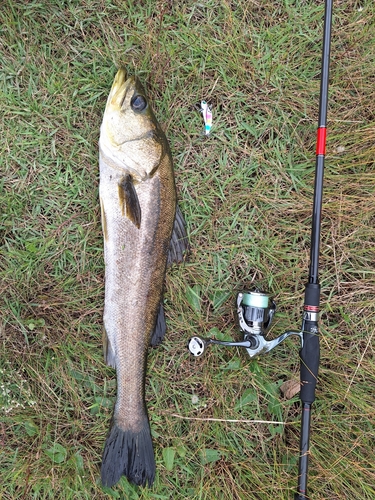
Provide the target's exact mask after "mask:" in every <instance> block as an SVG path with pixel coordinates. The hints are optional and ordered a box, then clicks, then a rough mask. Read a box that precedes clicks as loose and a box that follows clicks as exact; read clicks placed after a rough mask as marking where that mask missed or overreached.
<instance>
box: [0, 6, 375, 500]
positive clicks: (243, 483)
mask: <svg viewBox="0 0 375 500" xmlns="http://www.w3.org/2000/svg"><path fill="white" fill-rule="evenodd" d="M322 13H323V2H307V1H303V0H300V1H293V0H288V1H287V0H285V1H283V2H281V1H276V0H270V1H268V2H265V1H250V2H249V1H244V0H240V1H239V2H229V1H225V0H223V1H221V2H214V1H212V0H207V1H204V2H193V1H187V2H166V1H165V2H162V1H158V2H152V1H151V0H144V1H141V2H132V1H130V0H128V1H115V2H109V1H105V0H103V1H98V0H93V1H90V2H89V1H87V0H86V1H70V2H67V1H65V2H57V1H55V0H53V1H50V2H37V1H28V2H14V1H11V0H8V1H4V2H2V4H1V9H0V44H1V45H0V47H1V49H0V50H1V51H0V63H1V74H0V105H1V110H2V120H1V123H0V132H1V133H0V137H1V139H0V153H1V154H0V172H1V176H0V204H1V214H0V216H1V220H0V230H1V255H0V297H1V298H0V340H1V343H0V444H1V448H0V479H1V481H0V499H1V500H13V499H20V500H21V499H38V500H40V499H57V498H58V499H64V500H69V499H73V498H74V499H107V498H108V499H109V498H127V499H130V500H135V499H143V500H151V499H152V500H156V499H174V498H185V499H196V500H198V499H199V500H211V499H213V498H217V499H220V500H221V499H223V500H226V499H228V500H229V499H241V500H242V499H254V500H255V499H259V500H263V499H264V500H267V499H269V498H275V499H290V498H292V497H293V492H294V490H295V487H296V477H297V460H298V447H299V419H300V417H299V403H298V396H295V397H294V398H293V399H291V400H286V399H285V398H283V397H282V395H281V393H280V389H279V388H280V384H281V383H282V382H283V381H285V380H288V379H291V378H298V371H299V359H298V345H297V343H296V342H295V341H293V340H290V341H286V343H285V344H282V345H281V346H280V347H279V348H278V349H277V350H275V351H274V352H273V353H271V354H269V355H267V356H265V357H262V358H259V359H257V360H254V361H250V359H249V358H248V357H247V354H246V352H245V351H244V352H243V351H239V350H237V349H232V350H229V349H222V348H219V347H212V348H210V350H208V351H207V355H206V356H205V357H203V358H201V359H192V358H191V357H190V356H189V354H188V352H187V349H186V343H187V340H188V339H189V337H190V336H191V335H194V334H202V335H215V336H217V337H220V336H221V337H222V338H227V339H229V338H239V337H240V336H239V331H238V327H237V325H236V313H235V307H234V298H235V296H236V293H237V291H239V290H240V289H244V288H249V287H252V286H254V285H255V284H258V285H260V286H262V287H265V288H267V289H269V290H270V291H271V292H272V293H273V294H274V296H275V299H276V301H277V304H278V312H277V315H276V319H275V326H274V327H273V328H272V332H271V333H272V335H278V334H279V333H281V332H283V331H284V330H286V329H290V328H299V326H300V322H301V308H302V303H303V288H304V283H305V281H306V278H307V270H308V260H309V237H310V222H311V210H312V206H311V205H312V195H313V176H314V154H315V152H314V149H315V133H316V132H315V130H316V124H317V114H318V98H319V73H320V52H321V38H322ZM373 16H374V9H373V2H372V1H370V0H363V2H357V1H354V0H353V1H352V0H343V1H340V2H335V5H334V27H333V38H332V63H331V83H330V101H329V117H328V118H329V134H328V144H327V162H326V165H327V168H326V176H325V191H324V203H323V224H322V245H321V274H320V277H321V284H322V321H321V349H322V353H321V369H320V381H319V385H318V390H317V401H316V403H315V405H314V410H313V416H312V435H311V462H310V477H309V487H310V492H311V497H312V498H313V499H316V500H318V499H320V500H321V499H329V500H334V499H337V500H338V499H340V500H342V499H349V500H353V499H356V498H361V499H373V498H375V487H374V484H375V461H374V457H373V449H374V431H375V429H374V426H375V423H374V416H373V415H374V396H373V387H374V383H375V362H374V352H373V347H372V346H373V341H374V337H373V332H374V329H375V324H374V312H375V311H374V309H375V306H374V304H375V303H374V295H375V285H374V263H375V258H374V252H375V246H374V245H375V239H374V223H375V208H374V201H373V200H374V197H375V184H374V174H373V170H374V168H373V167H374V156H375V145H374V144H375V128H374V116H375V104H374V103H375V91H374V83H375V81H374V72H375V57H374V51H373V47H374V44H375V25H374V17H373ZM120 64H122V65H125V66H126V67H127V69H128V70H129V72H130V73H137V74H138V75H139V76H140V78H141V80H142V81H143V82H144V83H145V85H146V87H147V90H148V94H149V96H150V98H151V101H152V103H153V106H154V109H155V112H156V115H157V116H158V118H159V121H160V123H161V124H162V126H163V127H164V128H165V129H166V133H167V136H168V139H169V142H170V145H171V148H172V152H173V157H174V161H175V170H176V181H177V186H178V192H179V200H180V206H181V208H182V211H183V213H184V214H185V217H186V221H187V224H188V229H189V237H190V242H191V254H190V257H189V260H188V261H187V262H186V263H185V264H184V265H182V266H179V267H173V268H172V269H170V270H169V272H168V276H167V280H166V294H165V302H166V313H167V319H168V336H167V339H166V340H165V342H164V343H163V345H162V346H160V347H159V348H158V349H152V350H151V351H150V355H149V364H148V378H147V400H148V408H149V414H150V419H151V424H152V432H153V436H154V444H155V453H156V461H157V477H156V481H155V484H154V486H153V487H152V488H150V489H140V488H137V487H135V486H132V485H130V484H128V482H127V481H126V480H125V479H123V480H122V481H121V482H120V484H119V485H118V486H116V487H114V488H113V489H103V488H102V487H101V485H100V481H99V466H100V460H101V452H102V448H103V444H104V439H105V436H106V433H107V429H108V426H109V421H110V417H111V411H112V406H113V402H114V398H115V393H116V392H115V391H116V386H115V374H114V372H113V370H111V369H109V368H107V367H106V366H105V365H104V363H103V359H102V350H101V327H102V311H103V292H104V290H103V276H104V267H103V256H102V254H103V245H102V235H101V227H100V210H99V204H98V161H97V157H98V146H97V141H98V136H99V126H100V123H101V118H102V114H103V110H104V106H105V101H106V98H107V95H108V92H109V89H110V86H111V83H112V80H113V77H114V74H115V70H116V67H117V66H118V65H120ZM202 99H206V100H208V101H209V102H211V103H212V105H213V114H214V125H213V129H212V134H211V136H210V137H209V138H204V137H203V135H202V131H203V123H202V117H201V116H200V114H199V112H198V111H197V110H196V104H197V103H199V102H200V100H202ZM256 420H259V421H264V422H263V423H259V422H254V421H256ZM233 421H236V422H233ZM271 421H272V422H279V421H282V422H284V425H280V424H276V423H265V422H271Z"/></svg>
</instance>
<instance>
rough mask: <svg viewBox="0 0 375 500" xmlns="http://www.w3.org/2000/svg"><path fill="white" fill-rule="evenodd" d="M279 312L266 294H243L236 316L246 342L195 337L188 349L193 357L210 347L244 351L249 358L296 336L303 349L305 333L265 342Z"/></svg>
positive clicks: (260, 292) (284, 334) (239, 300)
mask: <svg viewBox="0 0 375 500" xmlns="http://www.w3.org/2000/svg"><path fill="white" fill-rule="evenodd" d="M275 312H276V303H275V302H274V300H272V299H271V297H270V295H269V294H268V293H266V292H263V291H260V290H259V289H255V290H254V291H252V292H241V293H239V294H238V295H237V315H238V323H239V326H240V329H241V331H242V333H243V341H240V342H225V341H221V340H216V339H204V338H202V337H192V338H191V339H190V340H189V343H188V349H189V351H190V352H191V354H193V355H194V356H201V355H202V354H203V353H204V351H205V349H206V348H207V347H208V346H209V345H211V344H218V345H222V346H227V347H244V348H245V349H246V350H247V353H248V355H249V356H250V358H254V357H255V356H258V355H259V354H265V353H266V352H269V351H271V350H272V349H273V348H274V347H276V346H277V345H279V344H280V343H281V342H283V341H284V340H285V339H286V338H288V337H290V336H291V335H297V336H298V337H300V339H301V347H302V346H303V332H302V331H301V332H297V331H287V332H284V333H283V334H282V335H280V337H277V338H276V339H273V340H266V338H265V336H266V334H267V331H268V330H269V328H270V326H271V323H272V320H273V317H274V315H275Z"/></svg>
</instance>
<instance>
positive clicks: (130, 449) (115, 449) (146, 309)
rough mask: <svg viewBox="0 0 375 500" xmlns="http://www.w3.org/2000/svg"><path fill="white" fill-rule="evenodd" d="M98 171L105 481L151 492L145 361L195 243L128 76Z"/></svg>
mask: <svg viewBox="0 0 375 500" xmlns="http://www.w3.org/2000/svg"><path fill="white" fill-rule="evenodd" d="M99 170H100V180H99V197H100V206H101V221H102V232H103V240H104V264H105V296H104V313H103V324H104V329H103V347H104V359H105V362H106V363H107V364H108V365H109V366H111V367H113V368H115V370H116V377H117V398H116V403H115V406H114V410H113V417H112V422H111V427H110V429H109V433H108V435H107V438H106V442H105V445H104V451H103V456H102V465H101V481H102V484H103V485H104V486H107V487H111V486H113V485H115V484H116V483H117V482H118V481H119V480H120V478H121V476H125V477H127V479H128V480H129V481H130V482H131V483H134V484H136V485H139V486H151V485H152V484H153V482H154V479H155V473H156V465H155V457H154V449H153V443H152V438H151V430H150V424H149V419H148V413H147V407H146V402H145V376H146V369H147V352H148V348H149V346H150V345H151V346H155V345H158V344H160V342H161V341H162V340H163V338H164V335H165V331H166V321H165V314H164V307H163V289H164V282H165V274H166V268H167V265H169V264H172V263H173V262H181V261H182V260H183V259H184V254H185V252H186V250H187V249H188V240H187V234H186V224H185V221H184V218H183V216H182V213H181V211H180V209H179V207H178V205H177V201H176V186H175V178H174V171H173V162H172V156H171V151H170V147H169V144H168V141H167V139H166V136H165V134H164V132H163V130H162V128H161V126H160V125H159V123H158V121H157V119H156V117H155V115H154V112H153V110H152V107H151V105H150V103H149V100H148V98H147V96H146V93H145V91H144V89H143V87H142V84H141V83H140V81H139V79H138V78H137V77H135V76H130V77H127V74H126V71H125V69H123V68H120V69H119V70H118V72H117V74H116V76H115V79H114V81H113V84H112V88H111V90H110V93H109V96H108V99H107V104H106V107H105V111H104V115H103V121H102V124H101V127H100V137H99Z"/></svg>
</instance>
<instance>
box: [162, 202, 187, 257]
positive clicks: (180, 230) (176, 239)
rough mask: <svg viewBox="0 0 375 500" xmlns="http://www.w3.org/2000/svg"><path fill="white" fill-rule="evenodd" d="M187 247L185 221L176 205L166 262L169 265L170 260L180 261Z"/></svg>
mask: <svg viewBox="0 0 375 500" xmlns="http://www.w3.org/2000/svg"><path fill="white" fill-rule="evenodd" d="M188 249H189V242H188V237H187V234H186V223H185V220H184V216H183V215H182V213H181V210H180V207H179V206H178V205H177V207H176V216H175V219H174V225H173V232H172V236H171V241H170V243H169V252H168V260H167V264H168V265H170V264H172V262H182V261H183V260H184V253H185V252H186V250H188Z"/></svg>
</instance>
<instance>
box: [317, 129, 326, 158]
mask: <svg viewBox="0 0 375 500" xmlns="http://www.w3.org/2000/svg"><path fill="white" fill-rule="evenodd" d="M326 138H327V129H326V127H319V128H318V130H317V135H316V154H317V155H325V154H326Z"/></svg>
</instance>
